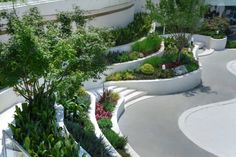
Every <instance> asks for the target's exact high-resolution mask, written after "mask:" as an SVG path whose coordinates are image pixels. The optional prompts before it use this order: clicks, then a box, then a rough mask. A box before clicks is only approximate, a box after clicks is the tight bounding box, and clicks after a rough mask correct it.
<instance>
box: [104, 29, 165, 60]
mask: <svg viewBox="0 0 236 157" xmlns="http://www.w3.org/2000/svg"><path fill="white" fill-rule="evenodd" d="M161 42H162V38H161V37H160V36H159V35H158V34H156V33H152V34H149V35H148V36H147V37H146V38H145V39H143V40H140V41H137V42H135V43H134V44H133V45H132V50H131V52H109V53H108V54H107V55H106V59H107V63H108V65H110V64H114V63H122V62H127V61H132V60H137V59H139V58H143V57H146V56H148V55H150V54H153V53H156V52H158V50H159V49H160V48H161Z"/></svg>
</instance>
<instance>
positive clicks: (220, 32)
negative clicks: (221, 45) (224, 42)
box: [199, 17, 230, 39]
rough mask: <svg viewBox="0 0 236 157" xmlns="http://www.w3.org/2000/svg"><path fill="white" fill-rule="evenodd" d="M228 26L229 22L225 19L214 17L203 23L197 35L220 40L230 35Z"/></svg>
mask: <svg viewBox="0 0 236 157" xmlns="http://www.w3.org/2000/svg"><path fill="white" fill-rule="evenodd" d="M229 26H230V25H229V22H228V21H227V20H226V19H225V18H222V17H214V18H212V19H206V20H205V21H204V23H203V25H202V26H201V28H200V30H199V33H200V34H203V35H208V36H211V37H213V38H216V39H220V38H224V37H225V36H226V35H227V34H229V33H230V31H229Z"/></svg>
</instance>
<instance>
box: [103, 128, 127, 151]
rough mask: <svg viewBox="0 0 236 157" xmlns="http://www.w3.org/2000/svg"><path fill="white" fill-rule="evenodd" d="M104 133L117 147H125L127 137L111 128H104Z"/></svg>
mask: <svg viewBox="0 0 236 157" xmlns="http://www.w3.org/2000/svg"><path fill="white" fill-rule="evenodd" d="M103 133H104V135H105V136H106V138H107V139H108V141H109V142H110V143H111V145H112V146H113V147H114V148H115V149H125V145H126V144H127V138H126V137H121V136H119V135H118V134H117V133H115V132H114V131H113V130H111V129H105V130H103Z"/></svg>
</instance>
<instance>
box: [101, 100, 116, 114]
mask: <svg viewBox="0 0 236 157" xmlns="http://www.w3.org/2000/svg"><path fill="white" fill-rule="evenodd" d="M102 105H103V107H104V109H105V111H109V112H113V111H114V109H115V104H113V103H112V102H109V101H104V102H103V103H102Z"/></svg>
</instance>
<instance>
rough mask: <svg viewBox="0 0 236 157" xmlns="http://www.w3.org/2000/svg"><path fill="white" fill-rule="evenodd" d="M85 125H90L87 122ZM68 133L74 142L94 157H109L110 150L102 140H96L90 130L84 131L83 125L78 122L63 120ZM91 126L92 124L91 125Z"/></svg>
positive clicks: (92, 131)
mask: <svg viewBox="0 0 236 157" xmlns="http://www.w3.org/2000/svg"><path fill="white" fill-rule="evenodd" d="M86 123H90V124H91V121H90V120H88V121H87V122H86ZM65 125H66V128H67V129H68V131H69V132H70V133H71V134H72V135H73V137H74V138H75V140H76V141H77V142H78V143H80V145H81V146H82V147H83V148H84V149H85V150H86V151H87V152H88V153H89V154H90V155H91V156H96V157H109V156H110V155H109V152H110V150H109V149H108V148H107V146H106V145H105V144H104V143H103V141H102V138H101V137H100V138H97V136H96V135H95V132H94V128H92V129H84V127H83V125H81V123H78V122H72V121H68V120H65ZM91 125H92V126H93V124H91Z"/></svg>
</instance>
